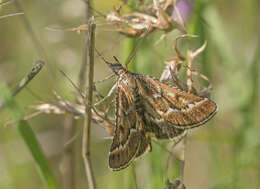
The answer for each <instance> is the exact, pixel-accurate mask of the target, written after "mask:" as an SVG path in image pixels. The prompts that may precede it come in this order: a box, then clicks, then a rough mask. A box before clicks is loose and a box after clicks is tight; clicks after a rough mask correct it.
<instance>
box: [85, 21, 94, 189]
mask: <svg viewBox="0 0 260 189" xmlns="http://www.w3.org/2000/svg"><path fill="white" fill-rule="evenodd" d="M95 28H96V24H95V21H94V18H92V19H90V20H89V35H88V37H89V43H88V50H89V57H88V61H87V65H86V70H87V91H86V98H87V102H86V106H85V108H86V114H85V120H84V129H83V138H82V156H83V159H84V164H85V170H86V175H87V179H88V186H89V188H90V189H94V188H95V180H94V175H93V169H92V164H91V158H90V157H91V156H90V141H91V140H90V128H91V119H92V113H91V107H92V97H93V86H94V84H93V77H94V49H95Z"/></svg>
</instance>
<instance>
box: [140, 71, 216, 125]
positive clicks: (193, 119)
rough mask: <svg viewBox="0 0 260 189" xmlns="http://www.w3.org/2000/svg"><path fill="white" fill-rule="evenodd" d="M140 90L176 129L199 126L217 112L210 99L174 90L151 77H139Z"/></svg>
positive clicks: (162, 117) (146, 99)
mask: <svg viewBox="0 0 260 189" xmlns="http://www.w3.org/2000/svg"><path fill="white" fill-rule="evenodd" d="M140 81H141V82H140ZM138 89H139V91H142V92H141V93H143V96H144V100H145V101H146V103H148V104H150V106H151V108H153V109H154V110H155V111H156V112H157V113H158V114H159V115H160V117H161V119H163V120H165V121H168V122H169V123H171V124H172V126H174V127H180V128H183V129H185V128H192V127H196V126H199V125H201V124H203V123H205V122H206V121H208V120H209V119H210V118H211V117H213V115H214V114H215V113H216V111H217V106H216V104H215V103H214V102H213V101H211V100H210V99H208V98H203V97H200V96H196V95H194V94H191V93H188V92H186V91H181V90H179V89H177V88H172V87H170V86H168V85H166V84H164V83H161V82H160V81H158V80H156V79H153V78H151V77H149V76H142V75H139V79H138Z"/></svg>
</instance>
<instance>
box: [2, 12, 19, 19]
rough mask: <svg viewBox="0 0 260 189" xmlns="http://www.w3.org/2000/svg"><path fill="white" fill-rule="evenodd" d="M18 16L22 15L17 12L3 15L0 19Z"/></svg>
mask: <svg viewBox="0 0 260 189" xmlns="http://www.w3.org/2000/svg"><path fill="white" fill-rule="evenodd" d="M19 15H23V13H22V12H18V13H12V14H6V15H3V16H0V19H3V18H8V17H11V16H19Z"/></svg>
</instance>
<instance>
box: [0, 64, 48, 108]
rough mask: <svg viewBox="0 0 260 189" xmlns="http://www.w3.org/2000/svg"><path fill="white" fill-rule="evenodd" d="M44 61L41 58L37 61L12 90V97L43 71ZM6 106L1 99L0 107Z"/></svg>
mask: <svg viewBox="0 0 260 189" xmlns="http://www.w3.org/2000/svg"><path fill="white" fill-rule="evenodd" d="M43 66H44V62H43V61H41V60H38V61H36V63H35V65H34V66H33V68H32V71H31V72H30V73H29V74H28V75H27V76H26V77H24V78H23V79H22V80H21V81H20V83H19V84H18V85H17V86H16V87H15V88H14V89H13V90H12V91H11V95H12V97H15V96H16V95H17V94H18V93H19V92H20V91H21V90H22V89H23V88H24V87H26V85H27V84H28V83H29V82H30V81H31V80H32V79H33V78H34V77H35V76H36V75H37V74H38V73H39V72H40V71H41V69H42V67H43ZM3 107H4V102H3V101H0V109H1V108H3Z"/></svg>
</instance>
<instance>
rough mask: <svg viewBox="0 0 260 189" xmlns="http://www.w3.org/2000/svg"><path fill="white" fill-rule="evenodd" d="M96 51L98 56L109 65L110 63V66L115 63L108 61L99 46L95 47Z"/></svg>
mask: <svg viewBox="0 0 260 189" xmlns="http://www.w3.org/2000/svg"><path fill="white" fill-rule="evenodd" d="M95 51H96V53H97V54H98V56H99V57H100V58H101V59H102V60H103V61H104V62H105V63H106V64H107V65H109V66H111V65H112V64H113V63H111V62H108V61H107V60H106V59H105V58H104V57H103V56H102V55H101V53H100V52H99V51H98V50H97V48H95Z"/></svg>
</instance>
